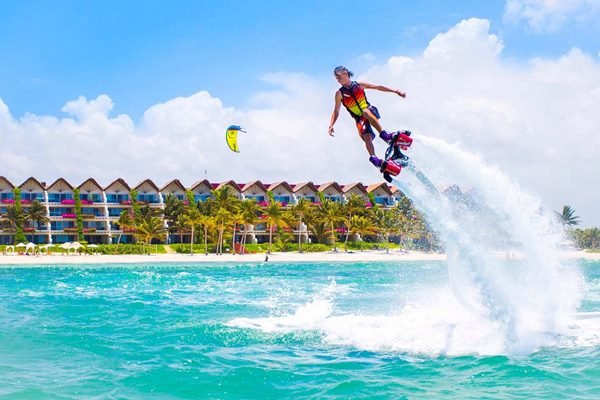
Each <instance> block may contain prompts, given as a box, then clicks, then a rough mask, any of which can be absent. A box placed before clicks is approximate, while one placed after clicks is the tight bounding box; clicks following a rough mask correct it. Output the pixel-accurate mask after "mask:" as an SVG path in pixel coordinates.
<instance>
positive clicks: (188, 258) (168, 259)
mask: <svg viewBox="0 0 600 400" xmlns="http://www.w3.org/2000/svg"><path fill="white" fill-rule="evenodd" d="M266 256H268V257H269V259H268V262H276V263H277V262H377V261H381V262H389V261H400V262H401V261H445V260H446V254H443V253H439V254H438V253H425V252H417V251H409V252H406V253H405V252H401V251H398V250H393V251H390V252H389V253H386V252H385V250H369V251H353V252H344V251H343V250H340V251H337V252H333V251H329V252H319V253H298V252H286V253H277V252H274V253H271V254H266V253H256V254H244V255H240V254H235V255H234V254H223V255H215V254H209V255H205V254H202V253H200V254H194V255H189V254H151V255H77V254H71V255H55V254H51V255H36V256H28V255H0V266H13V265H57V264H62V265H72V264H146V263H152V264H154V263H186V264H189V263H197V264H204V263H225V262H230V263H255V264H256V263H263V262H265V257H266ZM497 256H498V257H501V258H506V255H504V254H503V253H498V254H497ZM511 258H516V257H514V256H511ZM561 258H566V259H584V260H600V253H586V252H584V251H570V252H563V253H561Z"/></svg>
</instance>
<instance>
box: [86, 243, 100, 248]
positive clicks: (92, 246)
mask: <svg viewBox="0 0 600 400" xmlns="http://www.w3.org/2000/svg"><path fill="white" fill-rule="evenodd" d="M88 247H89V248H91V249H95V248H96V247H98V245H97V244H93V243H92V244H89V245H88Z"/></svg>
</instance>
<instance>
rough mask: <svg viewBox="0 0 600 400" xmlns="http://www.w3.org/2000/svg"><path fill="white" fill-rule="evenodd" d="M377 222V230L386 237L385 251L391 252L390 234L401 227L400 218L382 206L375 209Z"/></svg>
mask: <svg viewBox="0 0 600 400" xmlns="http://www.w3.org/2000/svg"><path fill="white" fill-rule="evenodd" d="M375 223H376V224H377V230H378V231H379V233H380V234H381V235H382V236H383V237H384V238H385V252H386V253H389V252H390V241H389V238H390V234H392V233H394V232H397V231H398V228H399V224H398V220H397V218H396V216H395V215H394V213H392V212H386V211H384V210H383V209H381V208H378V209H376V210H375Z"/></svg>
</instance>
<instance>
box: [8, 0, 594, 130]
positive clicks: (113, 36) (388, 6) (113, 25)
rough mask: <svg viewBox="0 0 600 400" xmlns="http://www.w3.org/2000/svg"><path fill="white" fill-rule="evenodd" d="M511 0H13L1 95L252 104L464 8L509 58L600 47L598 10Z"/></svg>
mask: <svg viewBox="0 0 600 400" xmlns="http://www.w3.org/2000/svg"><path fill="white" fill-rule="evenodd" d="M504 11H505V2H504V1H497V0H496V1H479V0H473V1H472V0H466V1H446V0H422V1H412V0H410V1H409V0H402V1H401V0H394V1H373V2H370V3H366V2H364V1H355V0H346V1H319V0H308V1H293V2H292V1H251V0H249V1H231V0H223V1H172V2H165V1H114V0H109V1H63V0H56V1H48V0H46V1H14V2H8V1H4V2H1V3H0V37H2V40H1V41H0V54H2V56H1V57H0V98H2V99H3V101H4V102H5V103H6V104H7V105H8V106H9V108H10V110H11V113H12V114H13V115H15V116H21V115H23V114H24V113H25V112H32V113H36V114H50V115H60V114H61V113H60V108H61V107H62V105H63V104H64V103H65V102H66V101H68V100H70V99H74V98H77V96H80V95H83V96H85V97H87V98H93V97H96V96H98V95H99V94H102V93H107V94H109V95H110V96H111V98H112V99H113V100H114V102H115V108H114V110H113V112H114V113H126V114H128V115H130V116H132V117H133V118H134V119H138V118H139V117H140V116H141V114H142V113H143V112H144V110H146V109H147V108H148V107H149V106H151V105H152V104H155V103H157V102H162V101H166V100H168V99H171V98H174V97H177V96H187V95H190V94H193V93H196V92H198V91H200V90H208V91H209V92H210V93H211V94H212V95H213V96H216V97H218V98H220V99H222V100H223V102H224V103H225V105H231V106H242V105H244V103H245V102H246V101H247V99H248V96H249V95H250V94H251V93H253V92H255V91H257V90H261V89H265V88H268V85H267V84H266V83H265V82H263V81H261V79H260V77H261V76H262V75H263V74H265V73H270V72H280V71H283V72H296V71H301V72H304V73H308V74H311V75H314V76H329V75H330V74H331V69H332V67H334V66H336V65H338V64H349V65H353V68H354V69H357V70H359V71H360V69H361V68H363V67H365V66H363V65H361V63H360V62H358V61H357V60H358V59H359V58H360V56H361V55H364V54H370V55H371V57H372V59H375V60H384V59H386V58H387V57H389V56H390V55H394V54H404V55H407V56H412V55H413V54H415V53H418V52H420V51H422V49H423V48H424V47H426V46H427V43H428V42H429V41H430V40H431V39H432V38H433V37H434V36H435V35H436V34H437V33H439V32H442V31H445V30H447V29H449V28H450V27H452V26H453V25H455V24H456V23H457V22H459V21H460V20H462V19H466V18H470V17H479V18H486V19H488V20H489V21H490V22H491V31H492V32H494V33H495V34H496V35H498V36H499V37H500V38H501V40H503V42H504V44H505V46H506V50H505V51H504V53H503V56H504V57H507V58H515V59H526V58H532V57H555V56H557V55H560V54H564V53H566V52H567V51H568V50H569V49H570V48H572V47H579V48H580V49H582V50H584V51H585V52H591V53H594V52H597V51H598V48H597V47H598V46H597V38H598V37H600V29H599V27H598V23H597V21H592V22H590V21H584V22H578V21H576V20H572V21H569V23H568V24H563V25H562V26H561V27H560V28H559V29H555V30H553V31H551V32H542V33H539V32H536V31H535V30H534V29H532V28H531V27H530V26H528V25H527V24H525V23H519V22H506V21H504V19H503V14H504Z"/></svg>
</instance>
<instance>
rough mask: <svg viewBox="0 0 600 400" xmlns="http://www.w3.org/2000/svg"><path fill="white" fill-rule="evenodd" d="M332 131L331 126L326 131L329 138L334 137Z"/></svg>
mask: <svg viewBox="0 0 600 400" xmlns="http://www.w3.org/2000/svg"><path fill="white" fill-rule="evenodd" d="M333 132H334V130H333V126H330V127H329V129H328V130H327V133H329V136H335V135H334V134H333Z"/></svg>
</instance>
